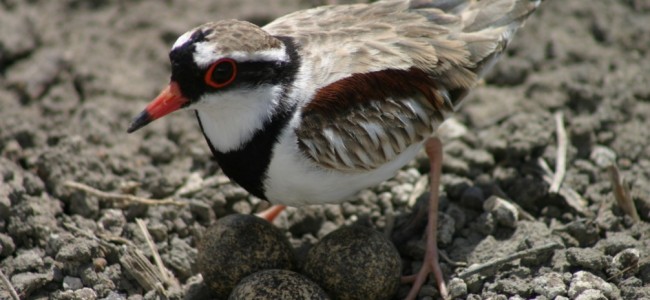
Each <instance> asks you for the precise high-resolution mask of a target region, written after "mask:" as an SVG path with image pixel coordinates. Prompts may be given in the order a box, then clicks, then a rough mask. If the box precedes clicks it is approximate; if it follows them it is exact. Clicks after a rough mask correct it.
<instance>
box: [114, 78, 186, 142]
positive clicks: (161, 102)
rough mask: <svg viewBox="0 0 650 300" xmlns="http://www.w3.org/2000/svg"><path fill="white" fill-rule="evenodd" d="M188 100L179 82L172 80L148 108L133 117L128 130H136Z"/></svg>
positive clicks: (181, 105) (174, 109)
mask: <svg viewBox="0 0 650 300" xmlns="http://www.w3.org/2000/svg"><path fill="white" fill-rule="evenodd" d="M188 101H189V100H187V98H185V97H183V95H182V94H181V90H180V89H179V87H178V83H176V82H174V81H172V82H170V83H169V86H167V87H166V88H165V89H164V90H162V92H160V95H158V97H156V99H153V101H151V103H149V105H147V108H145V109H144V110H143V111H142V112H141V113H140V114H139V115H137V116H136V117H135V118H134V119H133V121H132V122H131V126H129V129H127V131H126V132H128V133H132V132H134V131H136V130H138V129H140V128H142V127H144V126H146V125H147V124H149V123H151V122H152V121H154V120H156V119H158V118H160V117H163V116H165V115H168V114H170V113H172V112H173V111H176V110H178V109H179V108H181V107H183V105H184V104H185V103H187V102H188Z"/></svg>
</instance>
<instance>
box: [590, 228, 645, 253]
mask: <svg viewBox="0 0 650 300" xmlns="http://www.w3.org/2000/svg"><path fill="white" fill-rule="evenodd" d="M635 247H640V243H639V241H637V240H635V239H634V238H633V237H631V236H630V235H629V234H628V233H625V232H611V233H610V232H608V233H607V238H606V239H602V240H600V241H598V242H597V243H596V246H595V247H594V248H596V249H598V250H600V251H603V252H604V253H605V254H607V255H615V254H617V253H619V252H621V251H623V250H625V249H628V248H635Z"/></svg>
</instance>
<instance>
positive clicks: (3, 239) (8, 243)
mask: <svg viewBox="0 0 650 300" xmlns="http://www.w3.org/2000/svg"><path fill="white" fill-rule="evenodd" d="M14 251H16V244H15V243H14V240H13V239H12V238H11V236H9V235H7V234H4V233H0V258H4V257H7V256H9V255H11V254H13V253H14Z"/></svg>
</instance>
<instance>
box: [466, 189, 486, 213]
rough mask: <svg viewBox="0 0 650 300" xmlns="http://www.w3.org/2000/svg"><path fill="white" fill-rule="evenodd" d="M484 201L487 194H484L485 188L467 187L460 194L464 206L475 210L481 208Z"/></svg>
mask: <svg viewBox="0 0 650 300" xmlns="http://www.w3.org/2000/svg"><path fill="white" fill-rule="evenodd" d="M484 201H485V195H484V194H483V190H482V189H481V188H479V187H476V186H471V187H469V188H467V189H465V191H463V193H462V195H461V196H460V204H461V205H462V206H464V207H467V208H471V209H475V210H481V209H482V208H483V202H484Z"/></svg>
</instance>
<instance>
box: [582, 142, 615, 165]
mask: <svg viewBox="0 0 650 300" xmlns="http://www.w3.org/2000/svg"><path fill="white" fill-rule="evenodd" d="M589 158H590V159H591V161H593V162H594V163H595V164H596V165H597V166H599V167H601V168H606V167H608V166H610V165H612V164H614V163H615V162H616V152H614V150H612V149H610V148H607V147H605V146H600V145H598V146H595V147H594V148H593V150H591V155H590V156H589Z"/></svg>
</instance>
